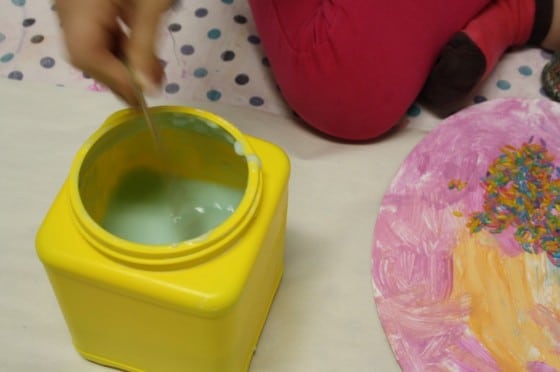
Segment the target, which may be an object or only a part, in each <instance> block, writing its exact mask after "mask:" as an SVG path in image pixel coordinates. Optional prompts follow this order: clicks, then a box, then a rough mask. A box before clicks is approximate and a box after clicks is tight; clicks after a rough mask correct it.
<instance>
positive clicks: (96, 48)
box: [56, 0, 172, 105]
mask: <svg viewBox="0 0 560 372" xmlns="http://www.w3.org/2000/svg"><path fill="white" fill-rule="evenodd" d="M171 3H172V1H171V0H57V1H56V5H57V10H58V14H59V17H60V20H61V25H62V29H63V32H64V37H65V40H66V45H67V48H68V53H69V55H70V61H71V63H72V64H73V65H75V66H76V67H78V68H79V69H81V70H83V71H84V72H85V73H87V74H88V75H90V76H91V77H92V78H94V79H96V80H98V81H100V82H101V83H103V84H105V85H107V86H108V87H109V88H111V89H112V90H113V92H115V93H116V94H117V95H119V96H120V97H121V98H122V99H124V100H125V101H126V102H128V103H129V104H132V105H136V104H137V100H136V98H135V94H134V90H133V87H132V84H131V82H130V80H129V76H128V74H127V71H126V68H125V66H124V64H123V60H124V59H126V60H127V61H128V62H129V63H130V65H131V66H132V68H133V69H134V71H135V72H136V75H137V77H138V79H139V83H140V84H141V85H142V86H143V88H144V89H145V90H146V91H148V92H149V91H153V90H157V89H159V86H160V85H161V82H162V79H163V69H162V67H161V65H160V63H159V61H158V59H157V57H156V55H155V52H154V47H155V43H156V39H157V33H158V25H159V20H160V17H161V15H162V13H163V12H165V11H166V10H167V8H168V7H169V6H170V5H171ZM117 19H121V20H122V21H123V22H124V23H125V24H126V25H127V26H128V27H129V29H130V35H129V37H126V36H125V34H124V33H123V31H122V30H121V27H120V26H119V23H118V22H117Z"/></svg>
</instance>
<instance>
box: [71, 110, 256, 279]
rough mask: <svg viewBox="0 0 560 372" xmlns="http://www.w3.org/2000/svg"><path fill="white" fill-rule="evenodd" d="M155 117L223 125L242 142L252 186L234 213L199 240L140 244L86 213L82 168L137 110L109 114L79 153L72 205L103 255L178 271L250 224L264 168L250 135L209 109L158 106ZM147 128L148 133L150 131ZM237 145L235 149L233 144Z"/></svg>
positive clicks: (73, 174) (137, 114)
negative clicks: (170, 116) (164, 114)
mask: <svg viewBox="0 0 560 372" xmlns="http://www.w3.org/2000/svg"><path fill="white" fill-rule="evenodd" d="M150 111H151V112H152V113H160V112H168V113H184V114H189V115H194V116H197V117H199V118H201V119H205V120H208V121H210V122H212V123H214V124H217V125H219V126H220V127H221V128H223V129H224V130H225V131H226V132H227V133H229V134H230V135H231V136H232V137H233V138H234V139H235V141H237V142H238V143H240V144H241V146H242V148H243V150H244V151H243V155H239V156H243V157H245V159H246V164H247V186H246V187H245V191H244V193H243V198H242V199H241V201H240V202H239V205H238V206H237V208H236V209H235V211H234V212H233V213H232V214H231V215H230V216H229V217H228V218H227V219H226V220H225V221H223V222H222V223H221V224H220V225H218V226H217V227H215V228H214V229H212V230H210V231H208V232H206V233H205V234H202V235H201V236H199V237H195V238H193V239H190V240H185V241H181V242H177V243H172V244H157V245H156V244H141V243H136V242H132V241H129V240H126V239H123V238H120V237H118V236H116V235H114V234H111V233H110V232H108V231H107V230H105V229H104V228H103V227H102V226H101V225H99V224H98V223H97V222H96V221H94V220H93V218H92V217H91V216H90V215H89V213H88V212H87V211H86V209H85V207H84V205H83V203H82V200H81V196H80V190H79V179H80V171H81V167H82V164H83V162H84V160H85V158H86V157H87V155H88V154H89V151H90V150H91V149H92V147H93V146H95V144H96V143H97V142H98V141H99V140H100V139H101V138H102V137H103V136H105V135H106V134H108V133H109V132H110V131H111V130H113V129H114V128H116V127H118V126H119V125H122V124H124V123H125V122H127V121H128V120H130V119H133V118H137V117H140V116H141V113H140V112H138V111H136V110H134V109H124V110H120V111H117V112H115V113H114V114H112V115H111V116H109V117H108V118H107V119H106V120H105V123H104V124H103V125H102V126H101V127H100V128H99V129H98V130H97V131H95V132H94V133H93V134H92V135H91V136H90V137H89V138H88V140H86V142H85V143H84V144H83V145H82V147H81V148H80V149H79V151H78V153H77V155H76V157H75V158H74V161H73V163H72V166H71V171H70V179H69V180H70V190H69V195H70V203H71V206H72V209H73V211H74V214H75V216H76V219H75V221H76V222H77V226H78V228H79V230H81V232H82V233H83V234H84V235H85V237H86V239H87V240H88V241H89V242H90V243H91V244H92V245H93V246H94V247H95V248H96V249H97V250H99V251H100V252H102V253H103V254H105V255H107V256H109V257H112V258H114V259H116V260H118V261H122V262H124V263H127V264H131V265H135V266H142V267H145V268H150V267H170V268H173V267H179V266H184V265H185V264H195V263H197V262H201V261H203V260H206V259H208V258H210V257H212V256H213V255H214V254H217V253H219V252H221V251H222V250H223V249H225V248H227V247H228V246H229V245H230V244H231V243H232V242H233V241H234V240H235V239H237V237H238V235H239V234H240V233H241V232H243V231H244V230H245V228H246V227H247V225H248V224H249V222H250V220H251V218H252V216H253V214H254V213H255V210H256V207H257V205H258V202H259V200H260V196H261V188H262V185H261V183H262V180H261V178H262V176H261V167H260V162H259V160H258V159H259V158H258V156H257V154H256V153H255V152H254V150H253V148H252V146H251V145H250V143H249V142H248V141H247V139H246V137H245V136H244V135H243V134H242V133H241V131H239V130H238V129H237V128H236V127H235V126H234V125H233V124H231V123H230V122H229V121H227V120H226V119H224V118H222V117H220V116H218V115H215V114H212V113H210V112H208V111H204V110H200V109H196V108H190V107H183V106H157V107H152V108H150ZM146 130H149V129H148V128H147V127H146ZM232 146H235V145H234V144H232Z"/></svg>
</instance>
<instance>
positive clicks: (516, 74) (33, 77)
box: [0, 0, 551, 130]
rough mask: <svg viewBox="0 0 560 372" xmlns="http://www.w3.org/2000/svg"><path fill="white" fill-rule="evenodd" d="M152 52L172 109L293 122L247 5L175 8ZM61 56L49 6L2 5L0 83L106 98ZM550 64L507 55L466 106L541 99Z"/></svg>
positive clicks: (421, 120)
mask: <svg viewBox="0 0 560 372" xmlns="http://www.w3.org/2000/svg"><path fill="white" fill-rule="evenodd" d="M159 47H160V57H161V62H162V65H163V66H164V67H165V73H166V76H167V82H166V84H165V86H164V87H163V94H164V95H166V96H167V97H170V98H171V97H172V98H173V100H174V101H175V102H177V101H181V100H184V101H185V102H195V103H196V102H204V101H206V102H207V101H212V102H223V103H226V104H232V105H236V106H244V107H250V108H253V109H257V110H263V111H267V112H270V113H274V114H279V115H283V116H291V115H293V114H292V112H291V110H290V109H289V108H288V107H287V106H286V104H285V103H284V101H283V100H282V98H281V95H280V93H279V91H278V88H277V86H276V84H275V83H274V81H273V78H272V75H271V71H270V65H269V62H268V59H267V58H266V55H265V54H264V51H263V49H262V47H261V39H260V37H259V35H258V34H257V32H256V29H255V26H254V22H253V19H252V16H251V12H250V9H249V5H248V3H247V0H220V1H212V2H209V1H206V0H189V1H183V2H180V3H179V5H178V6H177V7H176V8H175V9H174V10H173V11H171V12H170V14H169V17H168V18H167V19H166V23H165V25H164V29H163V37H162V40H161V43H160V45H159ZM64 55H65V52H64V46H63V44H62V37H61V33H60V28H59V23H58V19H57V17H56V7H55V6H53V5H52V4H51V3H49V2H47V1H26V0H7V1H6V2H5V4H4V5H3V6H2V12H0V77H2V78H7V79H12V80H22V81H33V82H43V83H47V84H51V85H55V86H69V87H78V88H83V89H88V90H91V91H98V92H107V89H106V88H105V87H103V86H102V85H101V84H99V83H97V82H96V81H94V80H93V79H91V78H90V77H89V76H87V75H85V74H83V73H82V72H80V71H78V70H76V69H75V68H73V67H72V66H70V65H69V64H68V63H67V62H66V60H65V58H64ZM550 58H551V55H550V54H549V53H546V52H543V51H541V50H540V49H524V50H518V51H514V52H511V53H508V54H507V55H505V56H504V58H503V59H502V61H501V62H500V63H499V64H498V67H497V68H496V70H495V71H494V72H493V73H492V74H491V75H490V76H489V78H488V80H487V81H486V82H485V83H484V84H483V85H482V86H481V87H480V88H479V89H478V90H477V91H476V92H475V93H474V94H473V95H472V97H471V98H470V99H469V103H470V104H473V105H474V104H477V103H480V102H484V101H487V100H490V99H494V98H502V97H514V96H515V97H540V96H542V95H543V94H544V93H543V91H542V86H541V82H540V74H541V71H542V69H543V67H544V65H545V64H546V63H547V62H548V61H549V60H550ZM364 73H365V72H364ZM439 122H440V119H439V118H437V117H436V116H434V115H433V114H432V113H430V112H429V111H427V110H426V109H425V108H424V107H422V106H421V105H420V104H418V103H414V104H413V105H411V107H410V108H409V110H408V111H407V113H406V115H405V117H404V120H403V123H402V124H403V125H407V126H410V127H416V128H419V129H425V130H431V129H433V128H434V127H435V126H437V124H438V123H439Z"/></svg>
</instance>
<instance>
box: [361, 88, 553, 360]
mask: <svg viewBox="0 0 560 372" xmlns="http://www.w3.org/2000/svg"><path fill="white" fill-rule="evenodd" d="M559 166H560V105H559V104H557V103H554V102H551V101H548V100H540V99H538V100H524V99H502V100H496V101H490V102H486V103H483V104H480V105H477V106H474V107H471V108H469V109H467V110H465V111H462V112H460V113H458V114H456V115H454V116H452V117H450V118H448V119H446V120H445V121H444V122H442V124H441V125H440V126H439V127H438V128H436V129H435V130H434V131H433V132H431V133H430V134H429V135H428V136H427V137H426V138H425V139H424V140H423V141H422V142H421V143H419V144H418V146H417V147H416V148H415V149H414V150H413V151H412V152H411V153H410V155H409V156H408V157H407V158H406V160H405V161H404V163H403V164H402V166H401V168H400V170H399V171H398V173H397V175H396V176H395V179H394V180H393V182H392V183H391V185H390V188H389V190H388V191H387V193H386V195H385V196H384V199H383V202H382V205H381V210H380V212H379V216H378V219H377V222H376V226H375V232H374V244H373V250H372V277H373V285H374V295H375V301H376V305H377V310H378V313H379V316H380V319H381V322H382V324H383V328H384V330H385V333H386V335H387V338H388V340H389V342H390V344H391V347H392V349H393V351H394V353H395V356H396V358H397V360H398V362H399V364H400V366H401V367H402V368H403V370H405V371H427V370H429V371H439V370H458V371H492V370H496V371H498V370H507V371H512V370H533V371H549V370H556V369H560V268H559V267H558V266H557V265H559V262H558V258H559V257H560V256H559V253H558V250H559V249H560V230H559V228H560V222H559V220H560V180H559V178H560V168H559Z"/></svg>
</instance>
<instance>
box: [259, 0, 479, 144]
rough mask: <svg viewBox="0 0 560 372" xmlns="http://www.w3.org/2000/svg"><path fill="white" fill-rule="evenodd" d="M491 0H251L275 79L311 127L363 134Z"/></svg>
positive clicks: (399, 109) (381, 126)
mask: <svg viewBox="0 0 560 372" xmlns="http://www.w3.org/2000/svg"><path fill="white" fill-rule="evenodd" d="M487 3H489V0H425V1H412V0H391V1H378V0H250V4H251V8H252V10H253V16H254V18H255V22H256V24H257V28H258V30H259V33H260V37H261V39H262V41H263V45H264V48H265V50H266V53H267V57H268V59H269V61H270V63H271V67H272V70H273V73H274V75H275V78H276V80H277V83H278V85H279V87H280V89H281V91H282V93H283V95H284V97H285V99H286V101H287V102H288V104H290V105H291V107H292V108H293V110H294V111H295V112H297V113H298V115H300V116H301V118H302V119H303V120H304V121H306V122H307V123H308V124H309V125H311V126H313V127H315V128H316V129H318V130H320V131H322V132H324V133H327V134H329V135H332V136H335V137H339V138H344V139H351V140H364V139H371V138H374V137H377V136H379V135H381V134H382V133H384V132H386V131H388V130H389V129H390V128H391V127H393V126H394V125H395V124H396V123H397V122H398V121H399V120H400V118H401V117H402V116H403V115H404V114H405V113H406V110H407V109H408V107H409V106H410V105H411V104H412V103H413V102H414V100H415V98H416V96H417V95H418V93H419V92H420V90H421V88H422V86H423V84H424V82H425V80H426V77H427V76H428V74H429V72H430V70H431V68H432V65H433V63H434V61H435V60H436V58H437V56H438V55H439V53H440V51H441V49H442V48H443V46H444V45H445V44H446V42H447V41H448V40H449V39H450V38H451V36H452V35H453V34H454V33H455V32H457V31H459V30H460V29H461V28H462V27H463V26H465V24H466V23H467V22H468V21H469V20H470V19H471V18H473V17H474V16H475V15H476V14H477V13H478V12H479V11H480V10H481V9H482V8H483V7H484V6H485V5H486V4H487Z"/></svg>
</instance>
